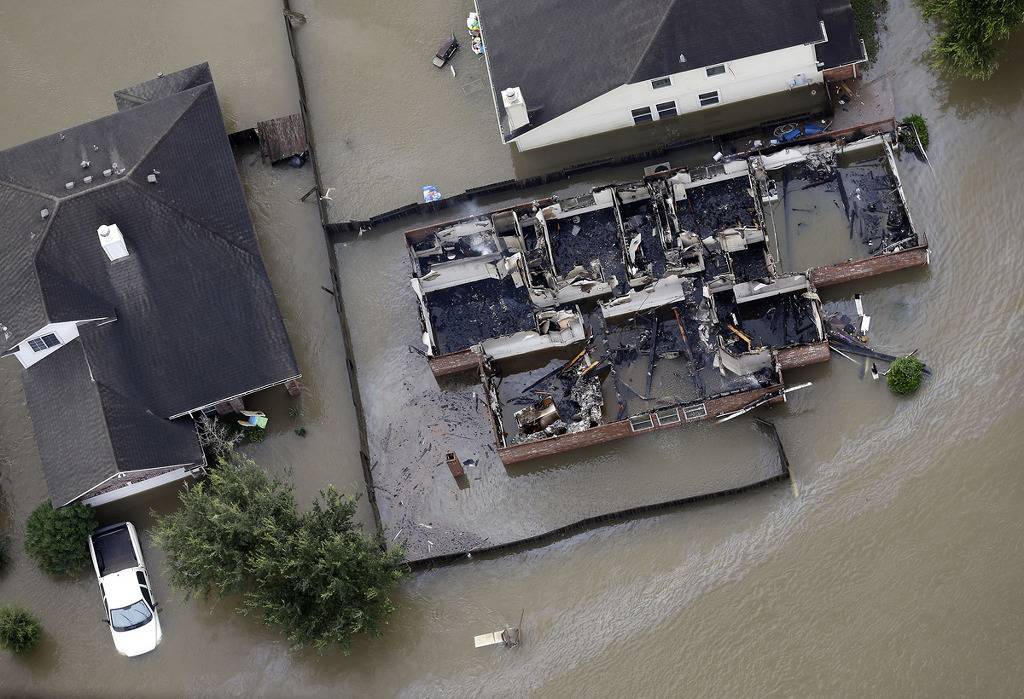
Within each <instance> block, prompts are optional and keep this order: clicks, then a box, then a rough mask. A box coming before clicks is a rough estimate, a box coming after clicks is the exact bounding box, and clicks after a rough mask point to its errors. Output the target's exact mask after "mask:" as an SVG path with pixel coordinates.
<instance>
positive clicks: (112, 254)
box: [96, 223, 128, 262]
mask: <svg viewBox="0 0 1024 699" xmlns="http://www.w3.org/2000/svg"><path fill="white" fill-rule="evenodd" d="M96 232H97V233H98V234H99V236H100V247H102V248H103V252H105V253H107V259H109V260H110V261H111V262H113V261H114V260H120V259H121V258H123V257H128V246H127V245H125V242H124V236H123V235H121V229H120V228H118V227H117V224H113V223H112V224H110V225H109V226H100V227H99V228H97V229H96Z"/></svg>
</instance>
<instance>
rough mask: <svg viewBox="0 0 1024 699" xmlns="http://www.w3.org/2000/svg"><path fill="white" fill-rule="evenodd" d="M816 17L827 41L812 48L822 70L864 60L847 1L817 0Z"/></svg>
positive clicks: (854, 22)
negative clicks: (823, 28)
mask: <svg viewBox="0 0 1024 699" xmlns="http://www.w3.org/2000/svg"><path fill="white" fill-rule="evenodd" d="M818 16H819V17H821V21H823V22H824V23H825V31H826V32H827V33H828V41H827V42H825V43H824V44H818V45H817V46H815V47H814V51H815V53H816V54H817V56H818V60H819V61H820V62H821V64H822V66H821V67H822V68H823V69H825V68H835V67H836V66H842V65H847V64H849V63H857V62H859V61H862V60H864V59H865V58H866V56H864V52H863V50H862V48H861V45H860V37H858V36H857V23H856V20H855V19H854V16H853V7H852V6H851V5H850V2H849V0H818Z"/></svg>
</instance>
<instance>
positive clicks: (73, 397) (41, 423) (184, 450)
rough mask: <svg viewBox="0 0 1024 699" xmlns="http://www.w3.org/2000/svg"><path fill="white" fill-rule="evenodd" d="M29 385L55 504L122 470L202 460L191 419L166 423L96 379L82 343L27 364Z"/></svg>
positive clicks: (27, 390) (28, 394) (34, 421)
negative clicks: (32, 363)
mask: <svg viewBox="0 0 1024 699" xmlns="http://www.w3.org/2000/svg"><path fill="white" fill-rule="evenodd" d="M24 383H25V397H26V399H27V401H28V408H29V413H30V414H31V416H32V427H33V429H34V430H35V433H36V443H37V444H38V445H39V455H40V457H41V459H42V463H43V473H44V475H45V477H46V483H47V486H48V487H49V490H50V498H51V499H52V500H53V503H54V504H55V505H58V506H60V505H66V504H67V503H69V502H71V501H72V500H74V499H76V498H78V497H79V496H81V495H82V494H83V493H85V492H86V491H88V490H90V489H92V488H94V487H95V486H97V485H99V484H100V483H102V482H103V481H105V480H107V479H108V478H110V477H111V476H113V475H115V474H117V473H118V471H132V470H137V469H144V468H159V467H162V466H185V465H189V466H191V465H194V466H201V465H202V464H203V463H205V462H204V458H203V451H202V449H201V448H200V446H199V441H198V440H197V439H196V429H195V425H194V424H193V423H192V421H191V420H178V421H170V420H165V419H163V418H161V417H158V416H156V415H154V414H153V413H152V412H150V411H149V410H147V409H146V408H145V407H144V406H142V405H139V404H137V403H135V402H133V401H131V400H130V399H128V398H125V397H124V396H121V395H119V394H118V393H117V392H116V391H113V390H112V389H110V388H109V387H107V386H104V385H103V384H100V383H98V382H97V381H95V380H94V378H93V376H92V374H91V372H90V367H89V361H88V358H87V357H86V351H85V347H84V345H83V344H82V342H81V341H80V340H73V341H71V342H69V343H68V344H67V346H65V347H62V348H61V349H60V350H59V351H57V352H54V353H53V354H51V355H49V356H48V357H46V358H45V359H44V360H43V361H41V362H38V363H37V364H34V365H33V366H31V367H29V368H28V369H27V370H26V371H25V375H24Z"/></svg>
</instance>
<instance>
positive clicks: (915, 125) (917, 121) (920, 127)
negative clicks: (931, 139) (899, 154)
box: [900, 114, 928, 151]
mask: <svg viewBox="0 0 1024 699" xmlns="http://www.w3.org/2000/svg"><path fill="white" fill-rule="evenodd" d="M900 123H901V124H902V125H903V126H905V127H906V128H907V130H908V131H909V132H910V133H909V134H908V137H907V145H908V147H909V148H910V149H911V150H914V151H916V150H917V138H914V135H913V132H914V130H915V129H916V130H917V136H918V138H920V139H921V146H922V147H923V148H924V149H925V150H928V124H927V122H925V120H924V117H923V116H921V115H920V114H911V115H910V116H908V117H907V118H905V119H904V120H903V121H901V122H900Z"/></svg>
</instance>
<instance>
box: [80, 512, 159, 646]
mask: <svg viewBox="0 0 1024 699" xmlns="http://www.w3.org/2000/svg"><path fill="white" fill-rule="evenodd" d="M89 553H90V554H92V564H93V567H94V568H95V569H96V577H97V578H99V582H100V594H101V595H102V596H103V608H104V610H105V611H106V614H107V618H106V619H102V621H103V623H105V624H107V625H109V626H110V635H111V636H113V637H114V647H115V648H117V652H118V653H120V654H121V655H127V656H135V655H142V654H143V653H148V652H149V651H151V650H153V649H154V648H156V647H157V645H158V644H159V643H160V638H161V635H162V634H161V632H160V619H159V618H158V617H157V615H156V608H157V606H158V605H157V603H156V602H155V601H154V600H153V592H152V590H153V588H152V586H151V585H150V584H149V577H148V576H147V575H146V564H145V563H144V562H143V560H142V547H141V546H140V545H139V535H138V534H137V533H136V531H135V527H134V526H133V525H132V523H131V522H121V523H120V524H111V525H109V526H106V527H101V528H99V529H97V530H96V531H94V532H93V533H92V535H91V536H90V537H89Z"/></svg>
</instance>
